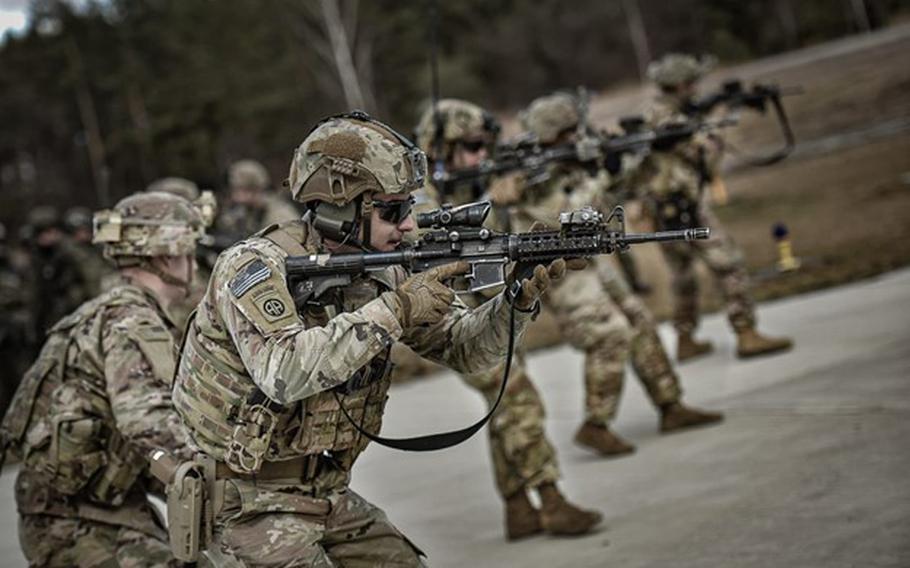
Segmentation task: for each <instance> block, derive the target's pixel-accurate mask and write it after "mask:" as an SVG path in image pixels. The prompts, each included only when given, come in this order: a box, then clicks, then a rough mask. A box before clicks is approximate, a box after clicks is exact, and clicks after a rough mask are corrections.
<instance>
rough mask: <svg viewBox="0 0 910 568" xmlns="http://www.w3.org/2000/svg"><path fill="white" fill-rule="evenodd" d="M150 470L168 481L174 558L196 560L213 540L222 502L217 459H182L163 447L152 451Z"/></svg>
mask: <svg viewBox="0 0 910 568" xmlns="http://www.w3.org/2000/svg"><path fill="white" fill-rule="evenodd" d="M150 461H151V466H150V471H151V473H152V475H154V476H155V478H157V479H158V480H159V481H161V482H162V483H164V484H165V486H166V489H165V494H166V496H167V532H168V540H169V541H170V545H171V552H173V554H174V557H175V558H177V559H178V560H180V561H182V562H196V561H198V560H199V555H200V552H202V551H204V550H205V549H206V548H207V547H208V546H209V544H210V543H211V542H212V527H213V524H214V517H215V513H216V509H217V507H218V506H219V503H220V502H221V501H222V499H221V497H223V496H221V495H220V494H219V491H216V483H215V462H214V461H213V460H212V459H211V458H207V457H205V456H197V457H196V458H195V459H193V460H191V461H184V462H179V461H177V460H176V459H174V458H173V456H171V455H170V454H168V453H167V452H165V451H164V450H155V451H154V452H152V454H151V460H150Z"/></svg>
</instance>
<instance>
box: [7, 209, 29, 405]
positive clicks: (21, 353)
mask: <svg viewBox="0 0 910 568" xmlns="http://www.w3.org/2000/svg"><path fill="white" fill-rule="evenodd" d="M0 314H3V317H2V318H0V361H3V370H2V371H0V416H2V415H4V414H5V413H6V409H7V407H8V406H9V403H10V401H11V400H12V398H13V393H15V392H16V387H17V386H18V384H19V378H20V377H21V376H22V373H23V372H24V371H25V369H26V367H27V366H28V362H29V359H28V347H29V344H28V339H29V337H28V335H29V333H30V331H31V330H30V324H29V319H28V296H27V295H26V288H25V282H24V279H23V277H22V274H21V273H20V271H19V270H18V269H17V267H16V266H15V265H14V263H13V261H12V258H11V254H10V250H9V248H8V244H7V232H6V226H5V225H3V223H0Z"/></svg>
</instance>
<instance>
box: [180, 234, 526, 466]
mask: <svg viewBox="0 0 910 568" xmlns="http://www.w3.org/2000/svg"><path fill="white" fill-rule="evenodd" d="M279 234H280V235H284V236H285V237H286V238H287V239H290V240H291V241H292V243H291V245H290V246H289V245H286V244H285V245H282V246H279V244H277V243H278V242H279V240H280V239H278V237H277V236H276V235H279ZM295 247H299V248H300V251H292V252H294V253H295V254H303V253H305V252H308V253H313V252H324V248H323V246H322V244H321V243H320V239H319V237H318V234H317V233H316V232H315V230H313V229H312V228H311V227H310V225H309V224H308V223H307V221H306V218H304V220H302V221H294V222H291V223H287V224H284V225H281V226H279V227H272V228H269V229H266V230H265V231H263V232H262V233H260V234H259V235H257V236H255V237H253V238H251V239H248V240H246V241H243V242H241V243H239V244H237V245H235V246H234V247H232V248H230V249H228V250H227V251H225V252H224V253H223V254H222V255H221V256H220V257H219V259H218V262H217V263H216V266H215V270H214V272H213V274H212V278H211V280H210V282H209V287H208V290H207V292H206V295H205V297H204V298H203V300H202V302H201V303H200V305H199V308H198V311H197V314H196V318H195V320H194V321H193V322H192V323H191V325H190V326H189V328H188V337H187V341H186V344H185V347H184V351H183V353H182V354H181V358H180V364H179V367H178V371H177V379H176V383H175V386H174V401H175V404H176V406H177V409H178V410H179V411H180V413H181V415H182V416H183V418H184V421H185V423H186V424H187V427H188V429H189V433H190V437H191V443H192V444H194V445H195V446H196V447H198V448H199V449H200V450H202V451H204V452H206V453H208V454H209V455H211V456H213V457H214V458H215V459H218V460H223V461H226V462H227V463H228V465H230V466H231V467H232V468H233V469H240V470H244V469H245V468H247V466H243V467H240V465H242V464H240V465H238V464H237V463H235V462H234V461H233V459H232V458H231V455H232V453H231V452H233V451H234V450H235V449H236V450H237V451H241V452H243V451H244V450H245V448H243V447H240V448H238V446H244V445H246V444H252V445H257V446H260V445H263V446H265V447H258V448H256V449H252V450H250V452H249V453H251V454H256V455H257V456H258V457H257V458H256V460H257V461H256V463H251V464H249V466H248V470H250V471H255V470H256V469H257V468H258V467H259V465H260V462H261V461H262V460H264V461H280V460H286V459H290V458H293V457H295V456H299V455H310V454H317V453H321V452H324V451H327V450H328V451H332V452H333V455H340V454H341V453H344V456H343V457H342V458H341V461H342V462H343V463H344V466H345V468H346V469H349V467H350V465H352V464H353V461H354V459H355V458H356V456H357V454H359V452H360V451H362V450H363V448H364V447H365V446H366V441H365V440H361V439H359V435H358V434H357V433H356V432H354V431H352V429H351V428H350V427H349V424H348V422H347V419H346V418H345V417H344V416H343V414H342V413H341V412H339V406H338V404H339V403H338V401H337V399H336V398H335V397H334V396H333V394H334V393H336V392H337V391H336V390H335V389H337V388H339V387H342V385H344V384H345V383H348V381H349V379H352V378H353V377H356V376H362V375H361V374H362V373H364V372H365V369H367V368H371V367H372V365H373V364H374V363H375V362H376V361H377V360H382V359H384V358H387V357H388V351H389V349H390V347H391V345H392V343H393V342H394V341H398V340H400V341H402V342H403V343H405V344H406V345H408V346H409V347H411V348H412V349H414V350H415V351H416V352H417V353H418V354H420V355H421V356H423V357H426V358H428V359H431V360H433V361H437V362H440V363H442V364H444V365H447V366H450V367H452V368H453V369H455V370H457V371H461V372H477V371H481V370H485V369H487V368H489V367H492V366H493V365H495V364H497V363H499V362H501V360H502V358H503V356H504V354H505V350H506V346H507V341H508V311H509V307H508V305H507V303H506V302H505V301H504V298H503V297H502V296H499V297H498V298H497V299H495V300H493V301H490V302H487V303H486V304H484V305H483V306H481V307H480V308H478V309H475V310H470V309H468V308H466V307H465V305H464V304H463V303H462V302H461V301H459V300H456V301H455V303H454V304H453V305H452V308H451V312H450V313H449V315H448V316H447V317H445V318H444V319H443V320H442V321H440V322H439V323H437V324H434V325H431V326H422V327H420V328H417V329H410V330H405V329H403V328H402V326H401V323H400V322H399V320H398V317H397V316H396V314H395V312H394V311H392V309H390V308H389V306H388V305H387V303H386V301H385V300H384V299H383V294H390V293H391V292H388V290H393V289H394V288H396V287H397V286H398V285H400V284H401V283H402V281H404V280H405V279H406V278H407V277H408V274H407V273H406V272H405V270H404V269H402V268H401V267H395V268H389V269H386V270H385V271H382V272H378V273H372V274H371V275H370V276H368V277H362V278H357V279H355V281H354V282H353V283H352V284H350V285H349V286H347V287H345V288H336V289H335V290H334V291H332V292H330V293H331V294H332V300H331V302H329V303H328V304H326V305H317V306H313V307H312V308H310V307H308V308H307V309H306V310H305V311H304V312H303V313H302V314H300V313H298V311H297V310H296V309H295V307H294V300H293V298H292V296H291V293H290V292H289V291H288V288H287V284H286V271H285V258H286V257H287V256H288V251H287V250H286V249H288V248H292V249H293V248H295ZM530 317H531V315H530V314H526V313H521V312H519V313H517V314H516V318H515V320H516V330H517V333H518V334H519V335H520V334H521V333H523V331H524V328H525V326H526V324H527V322H528V321H529V320H530ZM519 339H520V337H519ZM377 375H378V379H377V380H378V382H374V383H373V384H366V385H364V386H363V388H358V389H357V390H356V391H355V392H353V393H352V394H350V395H349V396H348V397H347V402H346V403H345V407H346V408H347V409H348V410H349V412H351V413H352V415H353V416H355V417H359V418H358V419H359V420H361V421H362V422H363V423H364V424H365V426H364V427H366V428H373V429H375V430H377V431H378V428H379V425H380V420H379V419H380V418H381V415H382V410H383V407H384V405H385V398H386V397H385V392H386V390H387V388H388V379H387V376H388V373H387V372H384V371H380V372H379V373H377ZM260 393H261V395H262V396H261V397H260V396H259V394H260ZM263 398H264V399H265V400H263ZM266 406H267V407H269V408H270V409H271V410H270V411H269V412H268V413H266V412H265V410H263V407H266ZM257 409H258V410H257ZM247 426H258V428H257V429H254V430H244V429H245V428H246V427H247ZM244 432H246V433H244ZM250 432H252V433H250ZM238 440H241V441H239V442H238ZM263 440H265V441H263ZM229 448H233V449H231V450H230V451H229ZM251 459H252V458H251Z"/></svg>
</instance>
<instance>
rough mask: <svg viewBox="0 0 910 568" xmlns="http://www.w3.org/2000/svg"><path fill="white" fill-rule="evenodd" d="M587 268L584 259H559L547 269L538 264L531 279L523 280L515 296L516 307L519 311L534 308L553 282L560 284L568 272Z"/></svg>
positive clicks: (586, 262)
mask: <svg viewBox="0 0 910 568" xmlns="http://www.w3.org/2000/svg"><path fill="white" fill-rule="evenodd" d="M587 266H588V261H587V260H585V259H583V258H572V259H569V260H564V259H561V258H559V259H556V260H554V261H553V262H551V263H550V265H549V266H546V267H545V266H544V265H542V264H538V265H537V266H535V267H534V274H533V275H531V277H530V278H527V279H525V280H522V282H521V290H520V291H519V292H518V294H517V295H516V296H515V307H516V308H518V309H519V310H525V311H527V310H530V309H531V308H532V307H533V306H534V302H536V301H537V299H538V298H540V295H541V294H543V293H544V291H546V289H547V288H549V287H550V285H551V284H552V283H553V282H558V281H559V280H562V279H563V278H564V277H565V275H566V270H584V269H585V268H587Z"/></svg>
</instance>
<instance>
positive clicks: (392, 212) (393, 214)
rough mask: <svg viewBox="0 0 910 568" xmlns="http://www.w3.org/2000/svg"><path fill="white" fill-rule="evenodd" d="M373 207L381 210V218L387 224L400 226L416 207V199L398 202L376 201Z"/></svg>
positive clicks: (410, 198) (411, 198)
mask: <svg viewBox="0 0 910 568" xmlns="http://www.w3.org/2000/svg"><path fill="white" fill-rule="evenodd" d="M373 207H375V208H377V209H379V218H380V219H382V220H383V221H385V222H386V223H393V224H395V225H398V224H399V223H401V222H402V221H404V220H405V219H407V218H408V215H410V214H411V209H412V208H413V207H414V198H413V197H409V198H408V199H402V200H396V201H374V202H373Z"/></svg>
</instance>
